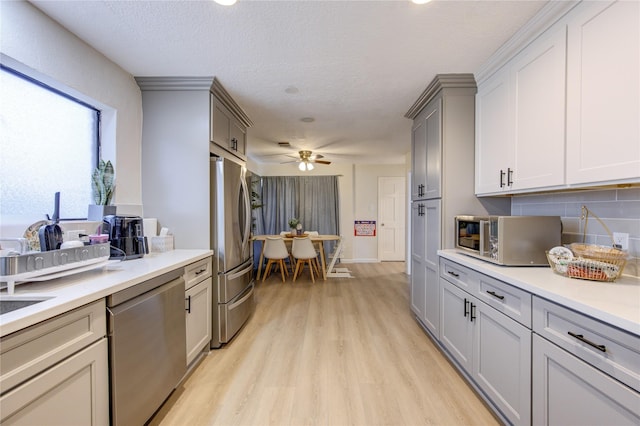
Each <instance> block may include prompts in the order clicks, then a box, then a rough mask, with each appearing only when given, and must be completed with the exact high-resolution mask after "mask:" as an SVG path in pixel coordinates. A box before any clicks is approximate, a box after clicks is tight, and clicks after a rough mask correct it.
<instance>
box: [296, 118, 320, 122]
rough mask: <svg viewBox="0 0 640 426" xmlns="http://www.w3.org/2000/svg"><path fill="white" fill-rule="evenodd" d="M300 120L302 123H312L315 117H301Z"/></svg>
mask: <svg viewBox="0 0 640 426" xmlns="http://www.w3.org/2000/svg"><path fill="white" fill-rule="evenodd" d="M300 121H302V122H303V123H313V122H314V121H316V119H315V118H313V117H302V118H301V119H300Z"/></svg>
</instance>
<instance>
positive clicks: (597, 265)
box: [546, 245, 627, 282]
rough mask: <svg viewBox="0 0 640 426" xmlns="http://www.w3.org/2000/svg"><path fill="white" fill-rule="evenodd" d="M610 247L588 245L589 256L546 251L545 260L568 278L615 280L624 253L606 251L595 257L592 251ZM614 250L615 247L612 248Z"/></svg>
mask: <svg viewBox="0 0 640 426" xmlns="http://www.w3.org/2000/svg"><path fill="white" fill-rule="evenodd" d="M596 247H597V248H596ZM603 249H610V247H601V246H594V245H590V246H589V247H588V248H585V250H587V251H590V252H589V254H588V255H589V256H591V257H584V256H581V255H578V253H575V252H574V254H576V255H577V256H576V257H573V258H566V257H561V256H557V255H554V254H552V253H549V252H548V251H547V252H546V253H547V260H548V261H549V265H550V266H551V269H552V270H553V271H554V272H555V273H557V274H560V275H563V276H565V277H570V278H579V279H582V280H590V281H607V282H612V281H615V280H616V279H617V278H618V277H620V275H621V274H622V270H623V269H624V266H625V264H626V262H627V259H626V253H624V252H622V251H621V250H618V251H619V252H621V253H608V254H606V255H603V256H602V257H597V256H595V255H594V254H593V252H594V251H595V252H599V251H602V250H603ZM612 250H615V249H612Z"/></svg>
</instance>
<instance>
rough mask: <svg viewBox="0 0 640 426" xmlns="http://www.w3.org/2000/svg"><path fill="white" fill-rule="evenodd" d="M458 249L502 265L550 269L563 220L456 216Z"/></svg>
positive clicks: (538, 217) (551, 218)
mask: <svg viewBox="0 0 640 426" xmlns="http://www.w3.org/2000/svg"><path fill="white" fill-rule="evenodd" d="M455 226H456V229H455V234H454V235H455V238H456V248H457V249H460V250H462V251H464V252H465V253H467V254H469V255H472V256H474V257H478V258H480V259H483V260H487V261H489V262H493V263H497V264H499V265H508V266H543V265H547V266H548V265H549V264H548V262H547V256H546V254H545V250H549V249H551V248H553V247H555V246H559V245H560V239H561V235H562V222H561V221H560V216H456V220H455Z"/></svg>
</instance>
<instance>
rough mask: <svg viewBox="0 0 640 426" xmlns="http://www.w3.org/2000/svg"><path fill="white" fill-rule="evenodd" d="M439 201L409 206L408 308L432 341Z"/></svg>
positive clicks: (436, 323) (436, 325)
mask: <svg viewBox="0 0 640 426" xmlns="http://www.w3.org/2000/svg"><path fill="white" fill-rule="evenodd" d="M440 205H441V200H439V199H434V200H421V201H416V202H414V203H413V204H412V221H413V222H412V226H413V228H412V229H413V233H414V235H422V236H424V238H413V239H412V240H411V244H412V250H411V271H412V272H411V308H412V310H413V313H414V314H415V315H416V316H417V317H418V319H419V320H420V321H421V322H422V323H423V325H424V326H425V327H426V328H427V330H429V332H431V333H432V334H433V336H434V337H435V338H438V337H439V334H440V326H439V323H440V309H439V306H440V303H439V301H438V299H439V294H438V293H439V292H438V287H439V286H438V276H439V273H438V249H439V248H440V235H441V232H440Z"/></svg>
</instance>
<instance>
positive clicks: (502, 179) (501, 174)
mask: <svg viewBox="0 0 640 426" xmlns="http://www.w3.org/2000/svg"><path fill="white" fill-rule="evenodd" d="M504 175H505V173H504V170H502V169H500V188H504Z"/></svg>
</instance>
